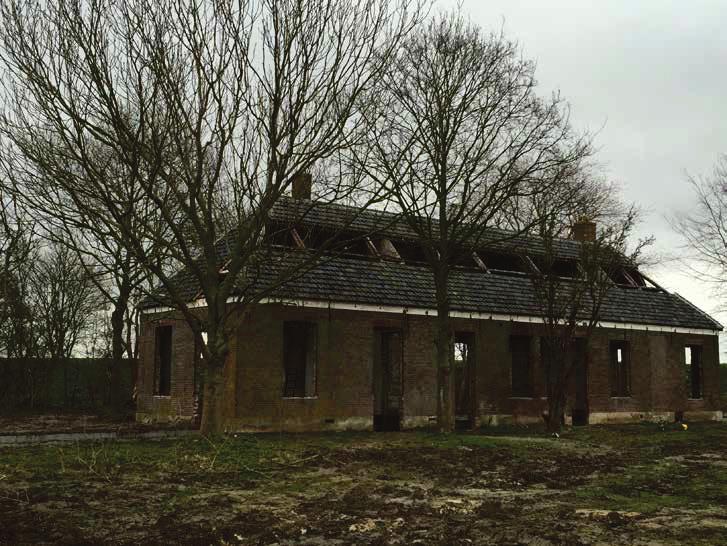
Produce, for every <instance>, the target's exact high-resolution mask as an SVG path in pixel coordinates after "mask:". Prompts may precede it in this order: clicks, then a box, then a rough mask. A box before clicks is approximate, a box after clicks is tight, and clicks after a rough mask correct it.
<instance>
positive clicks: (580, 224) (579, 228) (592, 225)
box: [573, 216, 596, 242]
mask: <svg viewBox="0 0 727 546" xmlns="http://www.w3.org/2000/svg"><path fill="white" fill-rule="evenodd" d="M573 239H575V240H576V241H581V242H593V241H595V240H596V222H592V221H591V220H590V219H589V218H588V217H586V216H581V217H580V218H579V219H578V221H577V222H576V223H575V224H573Z"/></svg>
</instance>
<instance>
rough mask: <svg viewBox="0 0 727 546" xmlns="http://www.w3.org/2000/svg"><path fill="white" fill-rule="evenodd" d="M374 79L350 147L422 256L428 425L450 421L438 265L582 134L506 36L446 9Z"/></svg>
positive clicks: (446, 329)
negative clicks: (367, 119) (426, 272)
mask: <svg viewBox="0 0 727 546" xmlns="http://www.w3.org/2000/svg"><path fill="white" fill-rule="evenodd" d="M377 91H378V93H379V94H380V95H381V96H383V97H385V100H382V101H381V103H380V106H381V107H380V108H378V109H375V110H374V111H367V112H366V114H367V115H370V116H372V117H373V119H372V125H373V126H374V128H375V130H373V131H371V133H370V135H369V137H370V138H369V139H368V140H367V145H366V146H362V147H359V148H356V150H357V159H358V161H359V162H360V163H361V164H362V165H364V167H363V168H364V169H365V170H366V172H367V173H368V174H369V176H371V177H372V179H374V180H376V181H377V182H378V183H379V184H381V185H383V186H385V187H387V188H388V189H389V190H390V192H391V195H392V196H393V200H394V201H395V203H396V204H397V205H398V208H399V209H400V210H401V213H402V217H403V219H404V220H405V221H406V222H407V223H408V224H409V225H410V227H411V228H412V229H413V230H414V231H415V232H416V233H417V234H418V236H419V239H420V241H421V245H422V249H423V251H424V254H425V255H426V259H427V261H428V263H429V265H430V267H431V270H432V274H433V276H434V281H435V287H436V297H437V317H438V318H437V335H436V345H437V362H438V367H439V392H438V397H437V400H438V419H439V427H440V429H441V430H445V431H447V430H452V428H453V426H454V408H453V403H452V400H453V392H452V389H453V382H452V381H451V380H450V375H451V370H452V366H453V338H452V331H451V325H450V321H449V313H450V295H449V286H448V283H449V273H450V269H451V267H452V266H453V264H454V263H455V262H456V261H457V260H458V259H459V258H461V257H462V256H463V255H468V254H470V253H471V252H472V250H473V249H474V248H477V247H478V246H480V245H481V244H482V243H483V242H484V240H485V238H486V237H488V236H489V237H491V236H492V235H493V233H494V232H493V231H492V228H493V227H494V226H496V225H502V224H503V223H504V222H503V213H504V212H505V211H506V210H508V208H510V209H511V210H512V209H513V207H514V205H513V203H514V202H516V201H517V200H523V199H525V198H531V197H533V196H536V195H539V194H542V193H545V192H551V193H554V190H555V188H558V187H559V186H560V185H561V184H562V183H563V182H564V181H567V180H572V179H573V177H574V176H575V173H577V172H578V170H579V169H580V168H581V166H582V164H583V162H584V160H585V158H587V157H588V156H589V154H590V143H589V139H588V138H587V136H583V135H577V134H576V133H575V132H574V131H573V130H572V128H571V126H570V124H569V120H568V111H567V107H566V105H565V103H564V102H563V100H562V99H561V98H560V97H559V96H557V95H556V96H553V97H551V98H550V99H543V98H541V97H540V96H538V94H537V88H536V80H535V64H534V63H533V62H532V61H530V60H527V59H524V58H522V56H521V53H520V49H519V47H518V46H517V44H516V43H514V42H513V41H511V40H509V39H507V38H506V37H505V36H504V35H503V34H501V33H500V34H498V33H493V34H487V33H485V32H484V31H483V30H482V29H480V28H479V27H477V26H475V25H474V24H471V23H469V22H468V21H467V20H465V18H464V17H463V16H462V15H461V14H459V13H458V12H453V13H442V14H438V15H436V16H435V17H433V18H431V19H430V20H429V21H428V22H427V24H426V25H425V26H424V27H423V28H422V29H420V30H419V31H418V32H416V33H415V34H414V35H413V36H411V37H410V38H409V39H408V40H407V41H406V45H405V47H403V48H402V49H400V50H399V52H398V54H397V55H396V56H395V57H393V58H392V60H391V63H390V70H389V71H387V72H386V73H385V75H384V77H383V78H382V79H381V81H380V82H379V86H378V88H377ZM509 227H511V226H509ZM528 227H529V225H519V226H518V230H519V231H524V230H526V229H527V228H528Z"/></svg>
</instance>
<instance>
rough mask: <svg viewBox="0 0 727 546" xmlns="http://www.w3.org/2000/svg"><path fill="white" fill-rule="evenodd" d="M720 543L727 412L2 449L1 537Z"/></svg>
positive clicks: (726, 500)
mask: <svg viewBox="0 0 727 546" xmlns="http://www.w3.org/2000/svg"><path fill="white" fill-rule="evenodd" d="M23 543H29V544H279V545H286V544H312V545H315V544H447V545H449V544H452V545H456V544H537V545H545V544H572V545H576V544H710V545H711V544H720V543H725V544H727V424H720V423H715V424H711V425H707V424H704V425H690V426H689V428H688V430H684V429H683V428H682V427H681V426H678V425H667V426H664V427H660V426H652V425H634V426H627V427H590V428H582V429H577V430H571V431H566V432H565V433H564V434H563V435H562V436H561V438H558V439H556V438H551V437H548V436H547V435H546V434H545V433H543V432H542V431H540V430H533V429H509V430H503V429H497V430H494V431H493V430H491V429H490V430H487V431H481V432H472V433H461V434H454V435H448V436H442V435H437V434H433V433H424V432H416V433H414V432H409V433H377V434H374V433H360V434H353V433H351V434H348V433H347V434H340V433H339V434H315V435H275V434H271V435H238V436H237V437H226V438H215V439H208V438H204V437H193V438H189V437H188V438H183V439H175V440H164V441H149V440H146V441H123V442H120V441H117V442H114V443H80V444H77V445H71V446H69V445H64V446H35V447H22V448H17V447H16V448H4V449H0V544H3V545H4V544H8V545H11V544H12V545H16V544H23Z"/></svg>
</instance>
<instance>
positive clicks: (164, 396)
mask: <svg viewBox="0 0 727 546" xmlns="http://www.w3.org/2000/svg"><path fill="white" fill-rule="evenodd" d="M171 397H172V395H171V394H155V395H153V398H156V399H157V400H168V399H169V398H171Z"/></svg>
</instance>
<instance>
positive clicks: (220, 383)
mask: <svg viewBox="0 0 727 546" xmlns="http://www.w3.org/2000/svg"><path fill="white" fill-rule="evenodd" d="M225 360H226V354H225V355H216V356H215V357H212V358H209V359H208V361H207V365H206V366H205V374H204V388H203V391H204V395H203V399H202V420H201V423H200V427H199V430H200V432H202V433H203V434H214V433H220V432H222V425H223V415H222V407H223V397H224V387H225V384H224V383H225V382H224V372H225Z"/></svg>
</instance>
